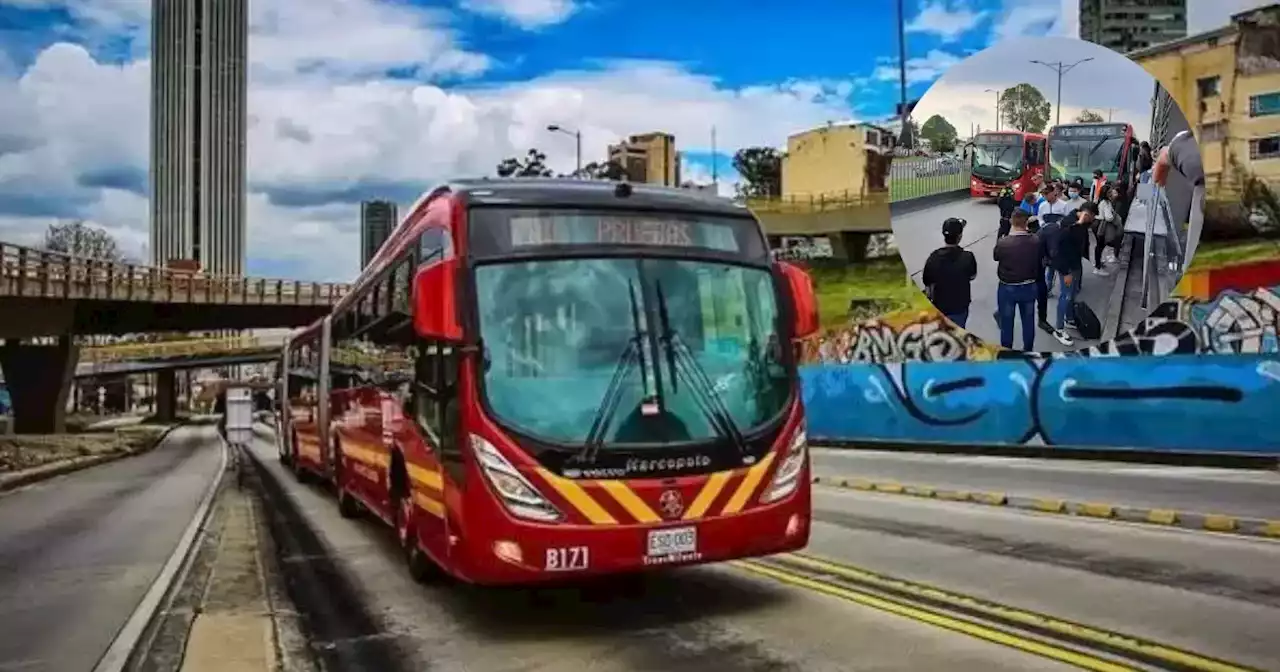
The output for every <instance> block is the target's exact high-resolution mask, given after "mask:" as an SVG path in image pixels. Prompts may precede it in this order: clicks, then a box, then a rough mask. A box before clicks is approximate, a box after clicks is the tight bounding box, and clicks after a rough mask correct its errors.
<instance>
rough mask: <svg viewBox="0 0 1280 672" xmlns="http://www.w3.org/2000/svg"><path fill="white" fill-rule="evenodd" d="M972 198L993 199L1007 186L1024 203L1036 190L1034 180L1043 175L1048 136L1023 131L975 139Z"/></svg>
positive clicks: (976, 137)
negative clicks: (1024, 196)
mask: <svg viewBox="0 0 1280 672" xmlns="http://www.w3.org/2000/svg"><path fill="white" fill-rule="evenodd" d="M970 145H971V146H970V148H971V150H972V152H973V155H972V161H971V164H970V166H971V168H970V176H969V195H970V196H971V197H973V198H989V197H994V196H997V195H999V194H1000V190H1001V189H1003V188H1004V187H1005V186H1011V187H1012V188H1013V197H1014V198H1015V199H1021V198H1022V196H1023V194H1025V193H1027V191H1028V190H1030V189H1033V188H1034V186H1035V185H1034V182H1033V178H1034V176H1036V175H1043V174H1044V168H1045V159H1046V156H1047V152H1046V150H1045V136H1043V135H1040V134H1038V133H1023V132H1022V131H989V132H983V133H978V134H977V135H975V136H973V142H972V143H970Z"/></svg>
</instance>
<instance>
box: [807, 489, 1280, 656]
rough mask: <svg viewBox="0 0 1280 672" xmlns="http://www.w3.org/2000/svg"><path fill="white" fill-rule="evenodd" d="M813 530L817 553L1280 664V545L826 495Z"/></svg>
mask: <svg viewBox="0 0 1280 672" xmlns="http://www.w3.org/2000/svg"><path fill="white" fill-rule="evenodd" d="M814 521H815V522H814V526H813V536H812V539H811V542H810V545H809V548H808V549H807V550H806V552H807V553H811V554H814V555H818V556H822V557H826V558H834V559H836V560H838V561H840V562H843V563H847V564H851V565H854V566H856V567H859V568H862V569H864V570H868V571H872V572H878V573H882V574H885V575H888V576H891V577H895V578H898V579H903V580H908V581H915V582H920V583H925V584H929V585H932V586H938V587H941V588H944V589H946V590H948V591H954V592H958V593H961V594H964V595H968V596H972V597H973V598H976V599H980V600H990V601H992V602H996V603H1000V604H1004V605H1011V606H1014V607H1016V608H1020V609H1026V610H1032V611H1037V612H1041V613H1045V614H1049V615H1051V616H1053V617H1056V618H1059V619H1066V620H1070V621H1074V622H1077V623H1083V624H1087V625H1089V626H1092V627H1096V628H1103V629H1107V630H1110V631H1113V632H1117V633H1123V634H1127V635H1132V636H1136V637H1142V638H1146V639H1150V640H1155V641H1157V642H1159V643H1161V644H1165V645H1169V646H1176V647H1182V648H1185V649H1190V650H1192V651H1195V652H1198V653H1201V654H1205V655H1209V656H1216V657H1218V658H1220V659H1225V660H1229V661H1231V662H1235V663H1240V664H1245V665H1252V666H1255V667H1256V668H1258V669H1275V665H1276V661H1280V639H1277V638H1276V637H1275V636H1274V635H1275V633H1276V632H1280V580H1277V578H1276V575H1275V571H1274V570H1275V566H1276V563H1277V562H1280V541H1274V540H1266V539H1253V538H1240V537H1230V536H1224V535H1214V534H1209V533H1204V532H1189V531H1185V530H1178V529H1163V528H1146V527H1138V526H1133V525H1129V524H1125V523H1116V522H1111V521H1095V520H1088V519H1079V518H1070V517H1058V516H1043V515H1037V514H1034V513H1029V512H1022V511H1016V510H1011V509H1001V508H988V507H980V506H971V505H965V504H959V503H954V502H942V501H937V500H927V499H916V498H910V497H889V496H884V495H877V494H871V493H860V492H855V491H846V490H834V489H830V488H822V487H817V488H815V496H814ZM894 669H908V668H906V667H899V668H894ZM916 669H925V668H916ZM938 669H955V668H952V667H950V666H945V667H944V668H938ZM1028 669H1032V668H1031V667H1028ZM1188 669H1209V668H1203V667H1201V668H1188Z"/></svg>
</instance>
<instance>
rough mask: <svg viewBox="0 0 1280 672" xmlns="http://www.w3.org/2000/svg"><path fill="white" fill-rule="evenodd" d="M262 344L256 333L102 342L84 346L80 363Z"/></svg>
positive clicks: (217, 351)
mask: <svg viewBox="0 0 1280 672" xmlns="http://www.w3.org/2000/svg"><path fill="white" fill-rule="evenodd" d="M261 347H263V345H262V344H261V343H260V342H259V340H258V338H257V337H253V336H232V337H228V338H203V339H190V340H184V341H161V342H158V343H125V344H120V345H100V346H93V347H87V348H81V349H80V362H81V363H82V364H107V363H115V362H127V361H134V360H139V359H167V358H169V357H184V356H188V357H189V356H192V355H208V354H222V353H227V352H230V351H237V350H252V349H258V348H261Z"/></svg>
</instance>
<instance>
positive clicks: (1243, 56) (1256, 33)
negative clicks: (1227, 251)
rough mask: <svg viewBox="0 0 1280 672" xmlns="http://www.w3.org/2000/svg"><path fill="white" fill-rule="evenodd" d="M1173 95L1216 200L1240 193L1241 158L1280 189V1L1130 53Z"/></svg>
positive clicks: (1131, 56) (1247, 168)
mask: <svg viewBox="0 0 1280 672" xmlns="http://www.w3.org/2000/svg"><path fill="white" fill-rule="evenodd" d="M1129 57H1130V58H1132V59H1133V60H1134V61H1136V62H1137V63H1138V64H1140V65H1142V67H1143V68H1145V69H1146V70H1147V72H1149V73H1151V75H1152V76H1153V77H1155V78H1156V80H1157V81H1159V82H1160V84H1161V85H1163V86H1164V88H1165V89H1166V90H1167V91H1168V92H1169V95H1170V96H1171V97H1172V98H1173V100H1174V101H1175V102H1176V103H1177V104H1178V107H1180V108H1181V109H1182V112H1183V113H1184V114H1185V115H1186V118H1187V121H1188V122H1189V124H1190V126H1191V129H1192V131H1193V132H1194V133H1195V135H1196V139H1197V141H1198V142H1199V144H1200V153H1201V155H1202V156H1203V158H1204V167H1205V177H1206V182H1207V187H1208V189H1209V192H1210V196H1211V197H1217V198H1233V197H1235V196H1237V195H1238V193H1239V191H1238V190H1239V188H1240V185H1241V182H1240V176H1239V175H1237V174H1236V171H1234V170H1233V168H1232V165H1233V162H1238V163H1239V164H1240V165H1241V166H1243V167H1244V168H1245V169H1246V170H1248V171H1249V172H1250V173H1252V174H1253V175H1255V176H1257V177H1258V178H1260V179H1261V180H1263V181H1264V182H1266V183H1267V184H1268V185H1270V186H1271V188H1272V189H1280V4H1273V5H1269V6H1267V7H1263V8H1260V9H1256V10H1252V11H1249V12H1243V13H1241V14H1237V15H1235V16H1233V17H1232V18H1231V23H1230V24H1228V25H1226V26H1224V27H1222V28H1219V29H1216V30H1212V31H1209V32H1207V33H1201V34H1199V35H1192V36H1189V37H1187V38H1185V39H1181V40H1177V41H1174V42H1169V43H1166V44H1160V45H1156V46H1153V47H1150V48H1148V49H1142V50H1139V51H1135V52H1131V53H1130V54H1129Z"/></svg>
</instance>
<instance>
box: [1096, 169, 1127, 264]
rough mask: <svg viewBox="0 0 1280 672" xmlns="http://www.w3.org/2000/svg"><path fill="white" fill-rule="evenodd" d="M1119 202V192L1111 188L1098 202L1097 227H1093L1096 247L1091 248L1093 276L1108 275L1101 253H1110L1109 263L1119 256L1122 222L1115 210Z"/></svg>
mask: <svg viewBox="0 0 1280 672" xmlns="http://www.w3.org/2000/svg"><path fill="white" fill-rule="evenodd" d="M1119 200H1120V190H1119V189H1116V188H1115V187H1112V188H1111V189H1109V190H1108V191H1107V193H1106V194H1104V195H1103V198H1102V200H1101V201H1098V219H1097V225H1096V226H1095V227H1094V231H1095V236H1096V238H1097V240H1096V241H1095V242H1096V245H1095V246H1094V248H1093V272H1094V274H1095V275H1109V274H1110V271H1108V270H1107V268H1106V264H1107V263H1108V262H1107V258H1106V257H1104V256H1103V252H1105V251H1108V250H1110V251H1111V253H1112V254H1111V257H1110V258H1111V261H1112V262H1114V261H1117V260H1118V259H1119V256H1120V241H1121V240H1122V239H1123V233H1124V221H1123V220H1122V219H1121V218H1120V213H1119V212H1118V211H1117V210H1116V203H1117V202H1118V201H1119Z"/></svg>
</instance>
